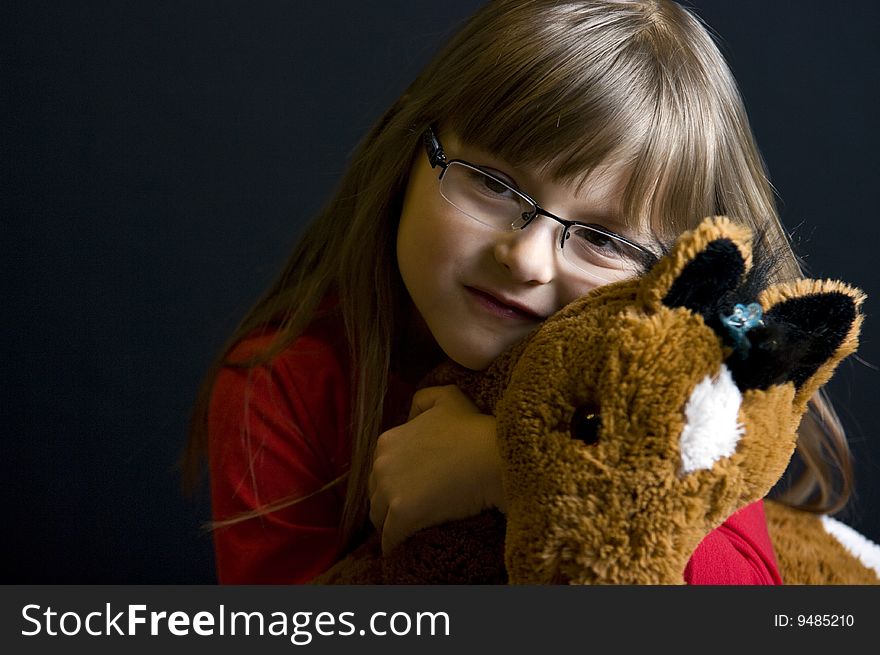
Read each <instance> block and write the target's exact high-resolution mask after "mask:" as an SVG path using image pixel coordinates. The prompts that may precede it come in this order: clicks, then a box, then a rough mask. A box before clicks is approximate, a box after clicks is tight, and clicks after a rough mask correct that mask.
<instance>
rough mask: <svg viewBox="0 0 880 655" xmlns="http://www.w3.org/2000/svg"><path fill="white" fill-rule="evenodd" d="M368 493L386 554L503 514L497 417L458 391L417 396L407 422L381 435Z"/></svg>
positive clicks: (428, 390)
mask: <svg viewBox="0 0 880 655" xmlns="http://www.w3.org/2000/svg"><path fill="white" fill-rule="evenodd" d="M369 493H370V520H371V521H372V522H373V524H374V525H375V526H376V528H377V529H378V530H379V531H380V532H381V533H382V551H383V552H384V553H388V552H389V551H390V550H391V549H392V548H394V547H395V546H396V545H397V544H399V543H400V542H402V541H403V540H405V539H406V538H407V537H409V536H410V535H411V534H413V533H415V532H417V531H418V530H421V529H422V528H427V527H429V526H432V525H438V524H440V523H445V522H446V521H451V520H455V519H462V518H466V517H468V516H474V515H476V514H478V513H479V512H481V511H482V510H484V509H487V508H490V507H498V508H499V509H501V510H502V511H504V507H503V504H504V497H503V494H502V490H501V458H500V456H499V454H498V447H497V445H496V440H495V417H494V416H489V415H487V414H481V413H480V411H479V410H478V409H477V407H476V406H475V405H474V404H473V403H472V402H471V401H470V399H469V398H468V397H467V396H465V395H464V393H462V391H461V390H460V389H459V388H458V387H456V386H455V385H449V386H445V387H428V388H425V389H421V390H419V391H417V392H416V394H415V395H414V396H413V401H412V409H411V410H410V414H409V419H408V420H407V422H406V423H404V424H403V425H400V426H398V427H396V428H392V429H391V430H388V431H387V432H384V433H382V434H381V435H379V439H378V442H377V444H376V453H375V457H374V459H373V470H372V472H371V473H370V481H369Z"/></svg>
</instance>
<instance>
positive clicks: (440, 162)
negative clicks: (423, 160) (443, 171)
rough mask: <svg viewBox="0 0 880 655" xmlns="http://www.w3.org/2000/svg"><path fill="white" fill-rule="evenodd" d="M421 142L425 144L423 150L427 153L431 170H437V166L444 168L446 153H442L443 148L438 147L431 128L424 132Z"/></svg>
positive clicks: (438, 143) (438, 144)
mask: <svg viewBox="0 0 880 655" xmlns="http://www.w3.org/2000/svg"><path fill="white" fill-rule="evenodd" d="M422 140H423V141H424V143H425V150H427V152H428V161H429V162H430V163H431V168H437V166H442V167H443V168H446V153H445V152H443V146H441V145H440V142H439V141H438V140H437V137H436V136H435V135H434V130H433V129H432V128H430V127H429V128H428V129H427V130H425V133H424V134H423V135H422Z"/></svg>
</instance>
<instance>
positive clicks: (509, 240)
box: [494, 216, 562, 285]
mask: <svg viewBox="0 0 880 655" xmlns="http://www.w3.org/2000/svg"><path fill="white" fill-rule="evenodd" d="M560 229H562V226H561V225H559V224H558V223H557V222H556V221H554V220H553V219H551V218H547V217H546V216H536V217H535V218H534V219H533V220H532V222H531V223H529V225H528V226H527V227H526V228H525V229H524V230H513V231H511V232H505V233H501V234H500V235H499V237H498V240H497V241H496V243H495V246H494V254H495V260H496V261H497V262H498V263H499V264H501V265H502V266H503V267H504V268H506V269H507V270H508V272H509V273H510V275H511V277H512V278H513V279H514V281H516V282H520V283H523V284H534V285H538V284H547V283H548V282H550V281H551V280H553V277H554V275H555V273H556V258H557V252H556V250H557V248H556V241H557V240H558V235H557V232H559V230H560Z"/></svg>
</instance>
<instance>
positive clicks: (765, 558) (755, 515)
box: [684, 500, 782, 585]
mask: <svg viewBox="0 0 880 655" xmlns="http://www.w3.org/2000/svg"><path fill="white" fill-rule="evenodd" d="M684 579H685V583H687V584H691V585H779V584H782V578H781V576H780V574H779V567H778V565H777V563H776V555H775V553H774V552H773V546H772V544H771V543H770V535H769V533H768V532H767V521H766V518H765V516H764V502H763V501H762V500H759V501H757V502H755V503H752V504H751V505H747V506H746V507H744V508H742V509H741V510H739V511H738V512H736V513H735V514H733V515H732V516H731V517H730V518H728V519H727V520H726V521H725V522H724V523H723V524H722V525H720V526H719V527H718V528H716V529H715V530H713V531H712V532H710V533H709V534H708V535H706V537H705V538H704V539H703V541H702V542H700V545H699V546H697V549H696V550H695V551H694V554H693V555H692V556H691V559H690V561H689V562H688V564H687V566H686V567H685V571H684Z"/></svg>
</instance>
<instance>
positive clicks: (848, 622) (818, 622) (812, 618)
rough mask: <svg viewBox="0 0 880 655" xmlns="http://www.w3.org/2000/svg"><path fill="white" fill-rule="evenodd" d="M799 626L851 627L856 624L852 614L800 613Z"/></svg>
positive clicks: (798, 617)
mask: <svg viewBox="0 0 880 655" xmlns="http://www.w3.org/2000/svg"><path fill="white" fill-rule="evenodd" d="M797 624H798V627H801V628H803V627H804V626H810V627H813V628H851V627H852V626H853V625H854V624H855V617H854V616H853V615H852V614H798V616H797Z"/></svg>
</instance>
